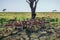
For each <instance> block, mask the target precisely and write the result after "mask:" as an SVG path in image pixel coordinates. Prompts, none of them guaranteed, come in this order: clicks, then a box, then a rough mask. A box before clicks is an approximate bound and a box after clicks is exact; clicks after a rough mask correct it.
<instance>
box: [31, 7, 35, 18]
mask: <svg viewBox="0 0 60 40" xmlns="http://www.w3.org/2000/svg"><path fill="white" fill-rule="evenodd" d="M31 13H32V14H31V16H32V19H34V18H35V17H36V13H35V9H34V8H33V9H32V11H31Z"/></svg>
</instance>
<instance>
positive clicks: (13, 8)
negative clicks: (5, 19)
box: [0, 0, 60, 12]
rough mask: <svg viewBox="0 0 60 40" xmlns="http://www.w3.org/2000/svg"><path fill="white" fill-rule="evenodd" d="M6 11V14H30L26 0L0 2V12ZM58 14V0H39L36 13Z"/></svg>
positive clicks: (59, 0) (0, 0)
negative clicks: (54, 11) (53, 12)
mask: <svg viewBox="0 0 60 40" xmlns="http://www.w3.org/2000/svg"><path fill="white" fill-rule="evenodd" d="M3 9H7V10H6V12H31V10H30V7H29V4H28V3H27V2H26V0H0V12H2V10H3ZM52 10H57V11H58V12H60V0H39V2H38V3H37V8H36V12H52Z"/></svg>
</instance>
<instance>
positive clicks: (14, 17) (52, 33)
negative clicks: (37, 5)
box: [0, 12, 60, 40]
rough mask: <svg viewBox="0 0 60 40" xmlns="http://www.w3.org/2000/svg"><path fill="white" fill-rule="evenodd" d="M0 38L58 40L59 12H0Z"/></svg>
mask: <svg viewBox="0 0 60 40" xmlns="http://www.w3.org/2000/svg"><path fill="white" fill-rule="evenodd" d="M0 40H60V12H37V13H36V18H35V19H31V13H29V12H0Z"/></svg>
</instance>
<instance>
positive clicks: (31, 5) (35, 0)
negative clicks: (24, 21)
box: [26, 0, 39, 19]
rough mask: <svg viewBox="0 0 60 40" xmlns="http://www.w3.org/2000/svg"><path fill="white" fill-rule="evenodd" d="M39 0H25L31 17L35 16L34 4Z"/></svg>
mask: <svg viewBox="0 0 60 40" xmlns="http://www.w3.org/2000/svg"><path fill="white" fill-rule="evenodd" d="M38 1H39V0H26V2H27V3H28V4H29V5H30V8H31V13H32V19H34V18H35V17H36V13H35V11H36V6H37V3H38Z"/></svg>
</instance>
